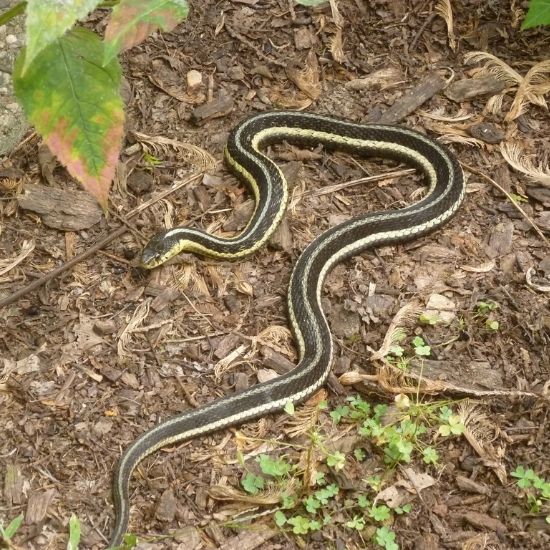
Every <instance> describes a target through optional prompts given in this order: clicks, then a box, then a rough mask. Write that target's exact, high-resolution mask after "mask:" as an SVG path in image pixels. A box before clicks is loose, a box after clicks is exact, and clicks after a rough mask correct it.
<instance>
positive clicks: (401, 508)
mask: <svg viewBox="0 0 550 550" xmlns="http://www.w3.org/2000/svg"><path fill="white" fill-rule="evenodd" d="M411 510H412V504H411V503H410V502H409V503H407V504H405V505H404V506H397V507H396V508H394V509H393V511H394V512H395V513H396V514H398V515H402V514H408V513H409V512H410V511H411Z"/></svg>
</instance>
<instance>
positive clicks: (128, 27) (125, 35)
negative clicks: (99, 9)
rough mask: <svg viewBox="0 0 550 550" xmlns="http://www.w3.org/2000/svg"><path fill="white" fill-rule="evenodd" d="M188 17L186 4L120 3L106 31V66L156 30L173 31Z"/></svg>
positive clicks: (168, 0) (182, 0)
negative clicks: (120, 53)
mask: <svg viewBox="0 0 550 550" xmlns="http://www.w3.org/2000/svg"><path fill="white" fill-rule="evenodd" d="M188 13H189V5H188V3H187V0H120V2H119V4H118V5H116V6H115V7H114V8H113V12H112V13H111V16H110V17H109V22H108V24H107V28H106V29H105V58H104V63H105V64H106V63H109V61H111V59H113V57H115V56H116V55H117V54H118V53H119V52H121V51H123V50H126V49H128V48H131V47H132V46H135V45H136V44H139V43H140V42H143V40H145V39H146V38H147V37H148V36H149V35H150V34H151V33H153V32H155V31H156V30H157V29H162V30H163V31H165V32H169V31H171V30H172V29H173V28H174V27H175V26H176V25H177V24H178V23H179V22H180V21H182V20H183V19H185V18H186V17H187V14H188Z"/></svg>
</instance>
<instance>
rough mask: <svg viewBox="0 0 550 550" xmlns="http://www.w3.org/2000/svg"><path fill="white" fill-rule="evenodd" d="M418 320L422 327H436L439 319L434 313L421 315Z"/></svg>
mask: <svg viewBox="0 0 550 550" xmlns="http://www.w3.org/2000/svg"><path fill="white" fill-rule="evenodd" d="M418 320H419V321H420V322H421V323H422V324H424V325H432V326H434V325H437V322H438V321H439V317H438V315H437V314H436V313H421V314H420V317H419V318H418Z"/></svg>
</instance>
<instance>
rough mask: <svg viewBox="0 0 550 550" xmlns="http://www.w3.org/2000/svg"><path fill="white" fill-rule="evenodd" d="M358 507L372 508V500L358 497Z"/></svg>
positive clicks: (361, 496) (363, 496)
mask: <svg viewBox="0 0 550 550" xmlns="http://www.w3.org/2000/svg"><path fill="white" fill-rule="evenodd" d="M357 506H359V508H367V507H368V506H370V500H369V499H368V498H367V497H366V496H365V495H359V496H358V497H357Z"/></svg>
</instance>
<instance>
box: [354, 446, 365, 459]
mask: <svg viewBox="0 0 550 550" xmlns="http://www.w3.org/2000/svg"><path fill="white" fill-rule="evenodd" d="M353 456H354V457H355V460H357V461H358V462H363V460H365V458H367V453H366V452H365V449H362V448H361V447H357V449H354V450H353Z"/></svg>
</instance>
